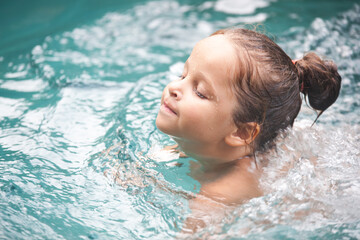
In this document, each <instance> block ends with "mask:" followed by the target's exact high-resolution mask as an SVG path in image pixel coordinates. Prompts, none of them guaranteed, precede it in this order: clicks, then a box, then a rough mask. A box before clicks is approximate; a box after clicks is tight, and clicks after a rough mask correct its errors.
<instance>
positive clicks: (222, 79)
mask: <svg viewBox="0 0 360 240" xmlns="http://www.w3.org/2000/svg"><path fill="white" fill-rule="evenodd" d="M188 62H189V65H190V66H191V67H192V68H193V69H194V70H195V71H201V72H202V73H203V74H204V75H206V76H207V77H208V78H209V79H210V80H211V81H213V82H214V83H215V84H216V83H221V84H222V85H223V84H225V85H227V87H228V88H229V89H230V87H231V83H232V82H233V79H234V78H235V76H236V72H237V71H236V70H237V64H238V59H237V54H236V49H235V47H234V45H233V43H232V41H231V40H230V39H228V38H227V37H225V36H224V35H214V36H210V37H207V38H205V39H203V40H201V41H200V42H198V43H197V44H196V45H195V47H194V49H193V51H192V53H191V55H190V57H189V59H188Z"/></svg>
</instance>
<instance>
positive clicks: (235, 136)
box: [225, 122, 260, 147]
mask: <svg viewBox="0 0 360 240" xmlns="http://www.w3.org/2000/svg"><path fill="white" fill-rule="evenodd" d="M259 133H260V125H259V124H257V123H256V122H248V123H244V124H241V126H240V127H236V128H235V129H234V131H232V132H231V133H230V134H229V135H227V136H226V137H225V143H226V144H228V145H229V146H232V147H238V146H245V145H249V144H250V143H252V142H253V141H254V140H255V138H256V136H257V135H258V134H259Z"/></svg>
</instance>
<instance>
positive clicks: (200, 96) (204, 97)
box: [194, 88, 207, 99]
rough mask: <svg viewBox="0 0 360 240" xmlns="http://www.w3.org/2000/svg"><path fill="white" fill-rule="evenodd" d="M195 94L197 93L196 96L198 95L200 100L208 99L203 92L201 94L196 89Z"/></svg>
mask: <svg viewBox="0 0 360 240" xmlns="http://www.w3.org/2000/svg"><path fill="white" fill-rule="evenodd" d="M194 92H195V93H196V95H198V97H199V98H201V99H207V97H206V96H204V95H203V94H202V93H201V92H199V91H198V90H197V89H196V88H194Z"/></svg>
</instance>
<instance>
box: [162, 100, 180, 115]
mask: <svg viewBox="0 0 360 240" xmlns="http://www.w3.org/2000/svg"><path fill="white" fill-rule="evenodd" d="M160 109H161V110H163V111H165V112H167V113H170V114H172V115H177V113H176V111H175V110H174V109H175V108H174V106H172V105H171V104H170V103H169V102H167V101H164V102H163V104H162V105H161V107H160Z"/></svg>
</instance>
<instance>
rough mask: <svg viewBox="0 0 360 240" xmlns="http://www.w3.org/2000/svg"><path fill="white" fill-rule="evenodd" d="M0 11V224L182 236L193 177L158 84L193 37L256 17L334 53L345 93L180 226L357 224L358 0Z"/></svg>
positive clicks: (321, 227) (233, 228)
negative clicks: (233, 203)
mask: <svg viewBox="0 0 360 240" xmlns="http://www.w3.org/2000/svg"><path fill="white" fill-rule="evenodd" d="M0 23H1V24H0V239H171V238H176V237H179V231H181V225H182V223H183V221H184V220H185V219H186V216H187V215H188V214H189V212H190V210H189V207H188V199H189V198H191V197H192V196H193V195H194V194H196V193H197V191H198V190H199V187H200V186H199V184H198V183H197V182H196V181H195V180H193V179H191V178H190V177H189V176H188V175H187V173H188V172H189V162H190V160H191V159H178V156H177V155H176V154H169V153H166V152H163V151H161V149H162V148H163V146H165V145H170V144H173V142H172V140H171V139H170V138H169V137H168V136H166V135H164V134H162V133H161V132H159V131H158V130H157V129H156V126H155V118H156V115H157V111H158V108H159V103H160V96H161V93H162V89H163V88H164V86H166V84H167V83H168V82H169V81H171V80H173V79H176V77H177V76H178V75H179V74H181V70H182V66H183V64H184V62H185V61H186V59H187V56H188V55H189V54H190V52H191V49H192V47H193V46H194V44H195V43H196V42H197V41H199V40H200V39H202V38H204V37H206V36H208V35H209V34H211V33H212V32H214V31H215V30H217V29H220V28H225V27H230V26H243V25H245V24H255V25H256V24H257V23H262V24H261V25H260V26H259V28H260V29H262V31H265V32H266V33H268V34H269V36H270V37H272V38H273V39H275V41H276V42H277V43H278V44H280V46H281V47H282V48H283V49H284V50H285V51H286V52H287V53H288V54H289V56H291V57H292V58H294V59H296V58H299V57H301V56H302V54H303V53H304V52H307V51H316V52H317V53H319V54H321V55H326V56H327V57H328V58H331V59H334V60H335V62H336V63H337V64H338V67H339V72H340V74H341V75H342V77H343V84H342V89H341V94H340V96H339V99H338V101H337V102H336V103H335V104H334V105H333V106H332V107H331V108H329V109H328V110H327V111H326V112H325V113H324V114H323V115H322V116H321V117H320V119H319V121H318V122H317V124H316V125H314V126H313V127H310V126H311V124H312V121H313V120H314V119H315V118H316V114H315V113H314V112H313V111H311V110H310V109H309V108H308V107H306V103H305V102H304V104H303V107H302V110H301V113H300V115H299V117H298V118H297V120H296V122H295V126H294V128H293V129H290V130H288V131H287V132H285V133H283V134H281V135H280V136H279V138H278V139H277V148H276V151H270V152H268V153H267V154H266V155H261V156H260V155H259V156H258V160H259V162H260V163H262V162H265V161H269V164H268V166H266V167H265V168H264V174H263V176H262V178H261V184H262V186H263V188H264V189H265V194H264V196H262V197H259V198H255V199H252V200H250V201H249V202H247V203H245V204H243V205H241V206H237V207H232V208H229V209H227V210H226V211H227V214H226V216H225V217H224V218H222V219H218V222H217V223H216V224H214V225H208V226H207V228H206V229H203V230H202V231H200V232H198V233H196V234H195V235H193V236H188V237H189V238H194V239H195V238H207V239H359V238H360V205H359V204H358V203H359V202H360V177H359V176H360V150H359V149H360V118H359V116H360V108H359V105H360V95H359V92H360V41H359V39H360V5H359V4H358V1H355V0H353V1H350V0H348V1H335V0H333V1H316V2H314V1H310V0H302V1H285V0H254V1H250V0H241V1H235V0H234V1H231V0H216V1H200V0H191V1H190V0H173V1H166V0H161V1H144V0H143V1H140V0H137V1H110V0H106V1H98V0H91V1H76V2H73V1H69V0H67V1H52V2H51V3H50V2H48V1H40V0H39V1H35V2H34V1H32V2H29V1H14V2H2V3H0ZM179 163H181V164H179ZM180 237H181V236H180Z"/></svg>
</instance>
